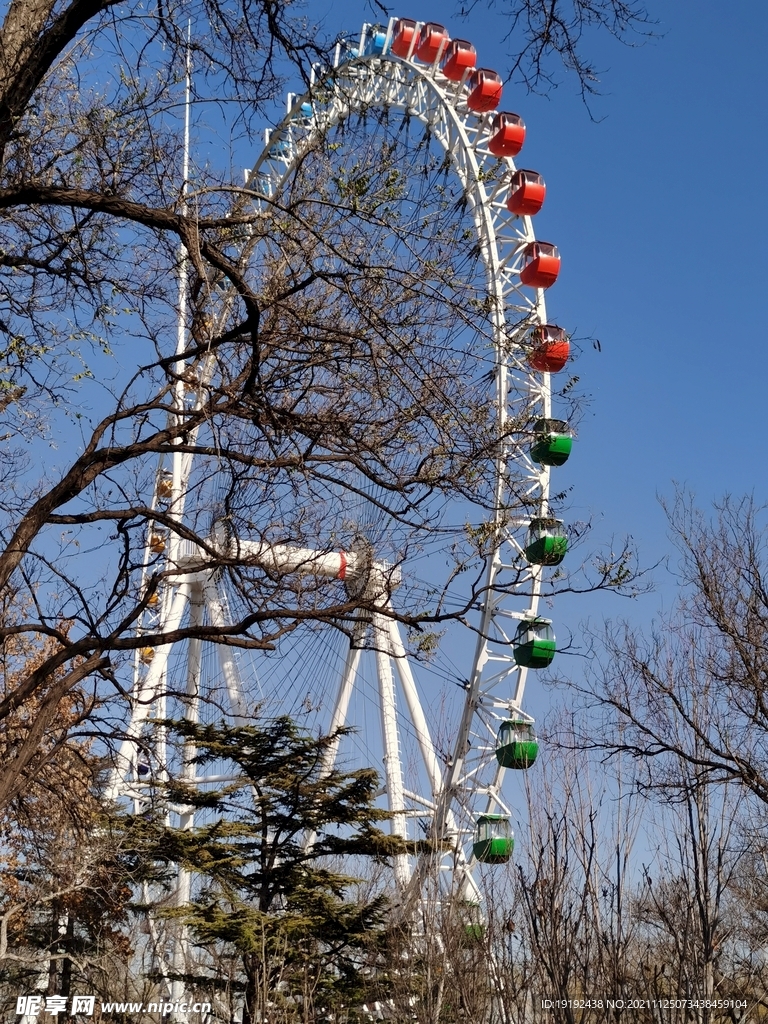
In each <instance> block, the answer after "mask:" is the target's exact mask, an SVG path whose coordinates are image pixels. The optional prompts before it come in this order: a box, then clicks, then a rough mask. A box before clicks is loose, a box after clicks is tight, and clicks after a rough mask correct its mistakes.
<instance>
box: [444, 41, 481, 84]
mask: <svg viewBox="0 0 768 1024" xmlns="http://www.w3.org/2000/svg"><path fill="white" fill-rule="evenodd" d="M476 63H477V50H476V49H475V48H474V46H473V45H472V43H468V42H467V41H466V39H454V40H453V42H452V43H449V44H448V49H447V50H446V51H445V58H444V61H443V74H444V75H445V77H446V78H447V79H448V80H449V81H451V82H459V81H460V80H461V77H462V75H463V74H464V72H465V71H467V70H468V69H469V68H473V67H474V66H475V64H476Z"/></svg>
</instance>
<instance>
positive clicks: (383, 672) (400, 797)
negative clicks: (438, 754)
mask: <svg viewBox="0 0 768 1024" xmlns="http://www.w3.org/2000/svg"><path fill="white" fill-rule="evenodd" d="M373 644H374V647H375V648H376V674H377V676H378V682H379V700H380V702H381V704H380V706H381V729H382V739H383V744H384V778H385V781H386V786H387V802H388V805H389V810H390V813H391V814H392V820H391V823H390V831H391V832H392V835H396V836H400V838H401V839H405V838H406V834H407V833H406V827H405V793H404V787H403V771H402V765H401V764H400V747H399V744H398V737H397V715H396V708H395V681H394V679H393V678H392V664H391V661H390V644H389V626H388V623H387V620H386V618H385V617H384V616H383V615H381V613H379V612H376V613H375V614H374V616H373ZM393 867H394V872H395V882H396V883H397V887H398V889H399V890H400V892H404V891H405V889H406V887H407V886H408V882H409V881H410V869H409V865H408V855H407V854H405V853H400V854H397V855H396V856H395V858H394V865H393Z"/></svg>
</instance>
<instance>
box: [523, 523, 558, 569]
mask: <svg viewBox="0 0 768 1024" xmlns="http://www.w3.org/2000/svg"><path fill="white" fill-rule="evenodd" d="M567 550H568V538H567V536H566V534H565V529H564V527H563V523H562V521H561V520H560V519H550V518H548V517H547V518H541V519H532V520H531V525H530V526H529V527H528V542H527V544H526V545H525V548H524V549H523V554H524V555H525V557H526V559H527V560H528V561H529V562H530V563H531V564H532V565H559V564H560V563H561V562H562V560H563V559H564V558H565V554H566V552H567Z"/></svg>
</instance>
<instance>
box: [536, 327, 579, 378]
mask: <svg viewBox="0 0 768 1024" xmlns="http://www.w3.org/2000/svg"><path fill="white" fill-rule="evenodd" d="M530 341H531V345H532V346H533V347H532V348H531V351H530V354H529V356H528V362H529V363H530V365H531V367H532V368H533V369H534V370H541V372H542V373H558V372H559V371H560V370H562V369H563V367H564V366H565V364H566V363H567V362H568V357H569V356H570V354H571V343H570V341H569V340H568V335H567V334H566V333H565V331H564V330H563V328H562V327H555V325H554V324H540V325H538V326H537V327H534V328H533V330H532V331H531V334H530Z"/></svg>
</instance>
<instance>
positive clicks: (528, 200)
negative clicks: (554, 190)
mask: <svg viewBox="0 0 768 1024" xmlns="http://www.w3.org/2000/svg"><path fill="white" fill-rule="evenodd" d="M546 194H547V186H546V185H545V184H544V179H543V178H542V176H541V175H540V174H539V172H538V171H515V173H514V174H513V175H512V177H511V178H510V181H509V194H508V195H507V209H508V210H509V212H510V213H516V214H517V216H518V217H524V216H525V217H532V216H533V215H534V214H535V213H538V212H539V210H540V209H541V208H542V206H543V205H544V196H545V195H546Z"/></svg>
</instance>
